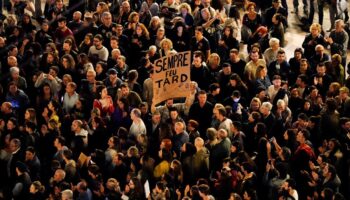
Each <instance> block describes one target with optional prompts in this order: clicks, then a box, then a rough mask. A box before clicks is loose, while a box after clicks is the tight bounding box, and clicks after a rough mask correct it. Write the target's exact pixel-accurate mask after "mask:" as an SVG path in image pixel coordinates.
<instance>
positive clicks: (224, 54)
mask: <svg viewBox="0 0 350 200" xmlns="http://www.w3.org/2000/svg"><path fill="white" fill-rule="evenodd" d="M220 34H221V35H220V39H219V41H218V44H219V48H218V51H219V55H220V57H221V58H222V59H223V60H227V59H229V55H230V50H231V49H237V50H239V42H238V40H237V39H236V38H235V37H234V30H233V26H225V27H224V29H223V30H222V33H220Z"/></svg>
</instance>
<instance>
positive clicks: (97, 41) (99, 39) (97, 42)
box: [93, 34, 103, 48]
mask: <svg viewBox="0 0 350 200" xmlns="http://www.w3.org/2000/svg"><path fill="white" fill-rule="evenodd" d="M93 41H94V43H93V44H94V46H95V47H96V48H101V47H102V42H103V37H102V35H100V34H97V35H95V37H94V40H93Z"/></svg>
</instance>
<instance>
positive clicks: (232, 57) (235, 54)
mask: <svg viewBox="0 0 350 200" xmlns="http://www.w3.org/2000/svg"><path fill="white" fill-rule="evenodd" d="M230 60H231V61H237V60H239V51H238V49H231V50H230Z"/></svg>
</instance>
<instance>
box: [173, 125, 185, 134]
mask: <svg viewBox="0 0 350 200" xmlns="http://www.w3.org/2000/svg"><path fill="white" fill-rule="evenodd" d="M174 128H175V133H176V134H180V133H183V132H184V130H185V125H184V124H183V122H176V123H175V126H174Z"/></svg>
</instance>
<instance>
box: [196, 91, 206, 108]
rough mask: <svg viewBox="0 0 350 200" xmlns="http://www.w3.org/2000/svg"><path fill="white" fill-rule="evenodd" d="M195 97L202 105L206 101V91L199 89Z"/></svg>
mask: <svg viewBox="0 0 350 200" xmlns="http://www.w3.org/2000/svg"><path fill="white" fill-rule="evenodd" d="M197 98H198V102H199V104H201V105H203V104H204V103H205V102H206V101H207V93H206V92H205V90H201V91H199V92H198V96H197Z"/></svg>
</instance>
